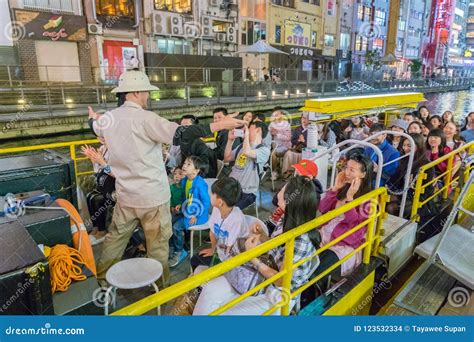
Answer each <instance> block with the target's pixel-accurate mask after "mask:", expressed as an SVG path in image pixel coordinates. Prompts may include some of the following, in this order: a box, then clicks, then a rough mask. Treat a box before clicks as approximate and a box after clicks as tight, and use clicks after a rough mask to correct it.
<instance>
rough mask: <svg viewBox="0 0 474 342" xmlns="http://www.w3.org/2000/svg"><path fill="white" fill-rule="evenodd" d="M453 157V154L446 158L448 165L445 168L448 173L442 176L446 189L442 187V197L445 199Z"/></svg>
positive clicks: (447, 192) (449, 182) (451, 171)
mask: <svg viewBox="0 0 474 342" xmlns="http://www.w3.org/2000/svg"><path fill="white" fill-rule="evenodd" d="M454 157H455V155H452V156H450V157H449V158H448V166H447V168H446V171H448V173H447V174H446V176H444V177H445V178H444V184H445V186H446V189H444V191H443V198H444V199H446V198H448V194H449V186H450V185H451V177H452V176H453V175H452V173H453V162H454Z"/></svg>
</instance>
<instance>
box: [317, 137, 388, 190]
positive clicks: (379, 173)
mask: <svg viewBox="0 0 474 342" xmlns="http://www.w3.org/2000/svg"><path fill="white" fill-rule="evenodd" d="M348 144H352V146H354V144H358V145H362V146H366V147H370V148H372V149H373V150H374V151H375V153H376V154H377V157H378V170H377V177H376V178H375V187H376V188H378V187H379V186H380V180H381V178H382V166H383V155H382V152H381V151H380V149H379V148H378V147H377V146H376V145H374V144H371V143H369V142H367V141H364V140H355V139H346V140H344V141H341V142H340V143H338V144H336V145H334V146H332V147H330V148H328V149H327V150H325V151H322V152H318V153H316V155H315V156H313V157H312V158H311V159H312V160H313V161H315V160H316V159H318V158H321V157H322V156H325V155H326V154H329V153H331V152H332V151H334V150H337V149H339V147H341V146H344V145H348ZM351 148H353V147H348V148H347V150H350V149H351ZM339 154H340V153H339ZM339 154H338V155H339ZM334 172H335V168H334V167H333V173H332V176H331V183H330V184H331V185H332V183H333V180H334ZM328 188H329V187H328Z"/></svg>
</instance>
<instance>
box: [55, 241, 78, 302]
mask: <svg viewBox="0 0 474 342" xmlns="http://www.w3.org/2000/svg"><path fill="white" fill-rule="evenodd" d="M48 260H49V271H50V273H51V289H52V291H53V293H55V292H56V291H60V292H64V291H67V289H68V288H69V285H71V283H72V281H73V280H74V281H79V280H86V279H87V277H86V276H85V275H84V274H82V268H81V266H80V265H85V262H84V258H83V257H82V256H81V254H79V252H78V251H77V250H76V249H74V248H71V247H69V246H67V245H56V246H54V247H53V248H52V249H51V253H50V255H49V257H48Z"/></svg>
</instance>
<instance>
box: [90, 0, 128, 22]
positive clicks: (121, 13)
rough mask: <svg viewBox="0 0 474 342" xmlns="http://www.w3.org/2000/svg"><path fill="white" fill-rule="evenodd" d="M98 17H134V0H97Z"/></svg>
mask: <svg viewBox="0 0 474 342" xmlns="http://www.w3.org/2000/svg"><path fill="white" fill-rule="evenodd" d="M96 11H97V14H98V15H110V16H118V17H132V18H133V17H134V6H133V0H96Z"/></svg>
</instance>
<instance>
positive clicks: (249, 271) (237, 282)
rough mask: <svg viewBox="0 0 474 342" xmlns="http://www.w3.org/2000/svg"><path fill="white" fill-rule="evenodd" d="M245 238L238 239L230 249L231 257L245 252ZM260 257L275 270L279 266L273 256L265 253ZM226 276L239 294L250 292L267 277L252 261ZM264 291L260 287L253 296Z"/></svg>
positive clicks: (234, 269)
mask: <svg viewBox="0 0 474 342" xmlns="http://www.w3.org/2000/svg"><path fill="white" fill-rule="evenodd" d="M245 240H246V239H245V238H240V239H237V241H236V242H235V244H234V245H233V246H232V248H231V250H230V257H233V256H236V255H238V254H240V253H243V252H245ZM258 259H259V260H260V261H261V262H262V263H264V264H265V265H267V266H268V267H271V268H273V269H275V270H277V269H278V266H277V265H276V262H275V260H274V259H273V257H272V256H270V255H268V254H265V255H262V256H260V257H258ZM224 276H225V278H226V279H227V281H228V282H229V284H230V285H231V286H232V288H233V289H234V290H235V291H236V292H237V293H238V294H244V293H246V292H248V291H249V290H251V289H253V288H254V287H255V286H257V285H259V284H261V283H262V282H264V281H265V279H266V278H265V277H264V276H263V275H262V274H261V273H260V272H259V271H258V269H257V268H255V266H254V265H253V264H252V263H251V262H247V263H245V264H243V265H240V266H238V267H235V268H233V269H231V270H230V271H229V272H227V273H226V274H224ZM264 291H265V289H264V288H263V289H260V290H259V291H257V292H255V293H254V294H253V296H257V295H259V294H262V293H263V292H264Z"/></svg>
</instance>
